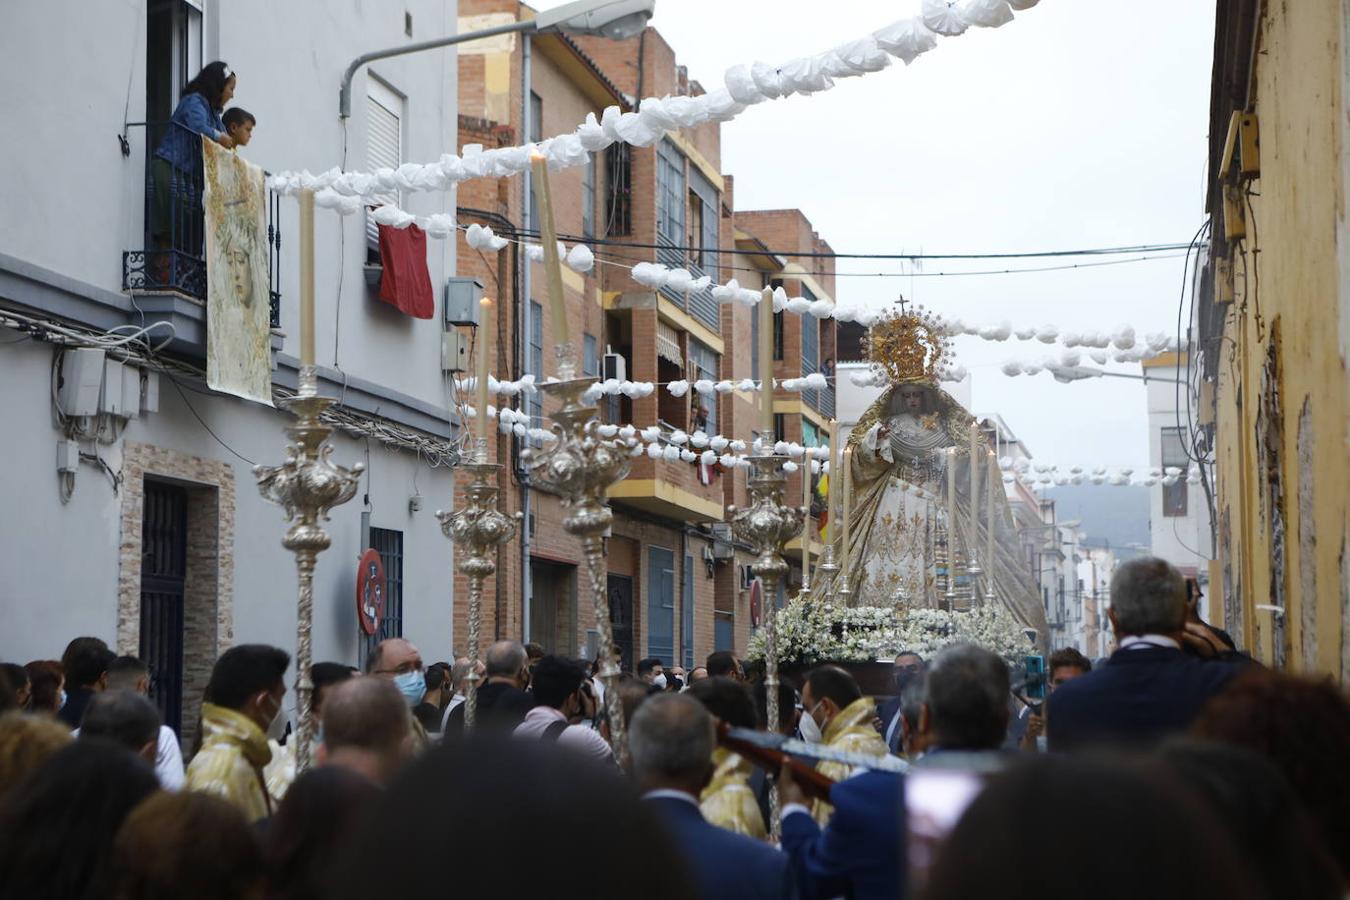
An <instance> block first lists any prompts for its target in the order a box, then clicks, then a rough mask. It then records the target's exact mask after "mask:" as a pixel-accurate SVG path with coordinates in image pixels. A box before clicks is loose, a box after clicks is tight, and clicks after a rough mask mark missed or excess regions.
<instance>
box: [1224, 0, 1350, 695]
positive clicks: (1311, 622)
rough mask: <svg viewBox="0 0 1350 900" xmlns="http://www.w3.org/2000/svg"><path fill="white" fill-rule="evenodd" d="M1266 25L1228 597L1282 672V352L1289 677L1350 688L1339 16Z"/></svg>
mask: <svg viewBox="0 0 1350 900" xmlns="http://www.w3.org/2000/svg"><path fill="white" fill-rule="evenodd" d="M1265 10H1266V11H1265V14H1264V18H1263V20H1262V25H1261V33H1260V37H1259V40H1260V46H1259V49H1260V51H1261V52H1260V53H1258V54H1257V55H1256V57H1255V59H1256V78H1255V97H1256V104H1255V112H1256V114H1257V117H1258V121H1259V124H1260V139H1261V145H1260V151H1261V152H1260V164H1261V172H1260V176H1259V177H1258V178H1257V179H1255V180H1254V181H1253V182H1252V184H1251V190H1252V192H1253V195H1251V196H1249V198H1248V199H1249V202H1250V204H1251V208H1250V210H1249V211H1247V213H1246V240H1245V241H1244V242H1243V243H1242V244H1241V245H1238V246H1236V247H1235V248H1234V250H1233V263H1232V267H1231V271H1232V273H1233V278H1232V282H1233V290H1234V297H1235V301H1234V302H1233V303H1232V304H1231V306H1229V307H1228V308H1227V310H1226V313H1227V321H1226V324H1225V330H1224V340H1223V341H1222V344H1223V348H1222V350H1221V355H1220V363H1219V382H1218V389H1217V391H1216V426H1217V450H1216V469H1217V481H1218V495H1217V498H1216V500H1217V503H1216V507H1217V508H1216V512H1217V522H1216V527H1217V528H1218V529H1219V536H1220V544H1221V550H1220V556H1221V558H1220V560H1219V564H1218V566H1217V568H1218V569H1219V571H1220V572H1222V574H1223V577H1224V585H1223V594H1224V596H1225V597H1226V598H1234V597H1239V598H1241V603H1240V606H1239V607H1238V609H1237V610H1235V611H1231V612H1230V614H1229V616H1227V617H1226V620H1227V621H1228V623H1229V624H1236V625H1237V626H1238V630H1236V631H1234V637H1237V638H1239V639H1240V641H1241V642H1242V643H1243V644H1245V645H1246V646H1247V647H1249V648H1251V649H1253V651H1254V652H1255V653H1256V655H1258V656H1259V657H1260V658H1261V659H1263V660H1266V661H1268V662H1270V661H1277V660H1278V655H1277V652H1276V651H1277V647H1276V644H1275V641H1276V637H1277V628H1276V627H1275V619H1274V614H1273V613H1272V612H1271V611H1269V610H1258V609H1257V608H1256V607H1257V605H1259V604H1270V603H1274V602H1275V601H1276V599H1277V598H1278V596H1279V592H1278V591H1277V590H1275V588H1276V587H1278V586H1276V585H1273V584H1272V578H1271V576H1272V572H1273V570H1274V569H1275V565H1274V562H1273V561H1272V539H1271V521H1272V516H1271V508H1270V504H1269V503H1268V502H1267V500H1266V497H1267V494H1268V491H1267V478H1266V477H1265V473H1264V471H1263V467H1262V455H1261V454H1260V453H1259V452H1258V434H1257V429H1258V418H1260V417H1261V415H1262V390H1263V389H1262V384H1263V368H1264V367H1265V364H1266V360H1267V355H1268V350H1269V348H1270V346H1271V344H1272V341H1273V342H1274V347H1275V351H1276V356H1277V359H1278V365H1277V368H1276V383H1277V384H1278V385H1279V391H1278V396H1279V403H1280V412H1281V414H1282V425H1283V427H1282V430H1281V433H1280V434H1279V436H1278V439H1277V440H1275V442H1274V447H1275V448H1276V449H1275V454H1274V458H1275V459H1276V463H1277V464H1276V466H1275V468H1276V470H1277V471H1278V474H1279V478H1280V481H1281V484H1282V490H1283V504H1282V506H1283V510H1284V522H1285V527H1286V534H1285V540H1284V545H1285V550H1284V553H1285V564H1284V578H1283V597H1284V603H1285V605H1286V607H1287V612H1286V614H1285V620H1284V649H1285V652H1284V654H1283V655H1284V661H1285V664H1286V665H1287V666H1288V667H1289V668H1291V669H1295V670H1300V671H1311V670H1317V671H1322V672H1326V673H1328V674H1332V675H1334V676H1336V677H1339V678H1343V679H1345V678H1346V677H1347V676H1348V675H1350V672H1346V671H1345V664H1344V663H1343V658H1344V656H1343V647H1342V642H1343V632H1344V629H1345V621H1346V618H1347V617H1348V616H1350V595H1348V594H1347V588H1346V583H1347V573H1346V570H1345V566H1346V564H1347V563H1346V560H1345V559H1344V557H1345V555H1346V554H1345V550H1344V548H1345V547H1346V536H1347V510H1348V509H1350V449H1348V447H1347V441H1346V434H1347V424H1348V423H1350V416H1348V415H1347V413H1348V412H1350V410H1348V409H1347V400H1348V399H1350V397H1348V395H1347V387H1346V370H1345V364H1344V360H1343V359H1342V356H1341V352H1340V347H1339V343H1338V335H1339V332H1340V330H1341V322H1340V316H1341V312H1340V307H1341V299H1340V297H1341V283H1340V272H1339V263H1338V245H1337V223H1338V221H1339V220H1340V219H1341V218H1342V216H1343V215H1344V211H1343V209H1342V197H1343V193H1342V191H1343V187H1344V185H1343V184H1342V177H1341V163H1340V154H1341V152H1342V150H1341V147H1340V135H1341V125H1340V121H1339V117H1340V116H1343V115H1344V114H1345V105H1344V98H1343V97H1342V90H1341V86H1342V60H1341V52H1342V48H1341V46H1340V41H1339V39H1338V36H1339V35H1340V34H1341V33H1342V21H1341V4H1332V3H1307V4H1304V3H1299V4H1266V7H1265ZM1257 194H1259V196H1255V195H1257ZM1218 227H1220V226H1219V225H1218V224H1217V223H1216V228H1218ZM1258 251H1259V252H1258ZM1234 612H1236V615H1234ZM1217 618H1218V617H1217V616H1216V619H1217ZM1235 619H1236V620H1237V621H1236V622H1235V621H1234V620H1235ZM1230 630H1233V629H1230ZM1239 631H1240V632H1241V634H1239V633H1238V632H1239ZM1348 649H1350V648H1348Z"/></svg>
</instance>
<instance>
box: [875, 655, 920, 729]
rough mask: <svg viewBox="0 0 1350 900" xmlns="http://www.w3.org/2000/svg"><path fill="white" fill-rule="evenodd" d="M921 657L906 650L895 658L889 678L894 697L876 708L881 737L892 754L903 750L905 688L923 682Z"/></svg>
mask: <svg viewBox="0 0 1350 900" xmlns="http://www.w3.org/2000/svg"><path fill="white" fill-rule="evenodd" d="M923 672H924V663H923V657H922V656H920V655H919V654H917V653H913V652H911V651H909V650H906V651H904V652H902V653H900V654H898V655H897V656H896V657H895V668H894V670H893V671H892V673H891V678H892V679H893V680H894V681H895V696H893V697H891V698H890V699H889V700H887V701H886V702H885V703H883V704H881V706H879V707H877V716H878V717H879V718H880V719H881V723H882V725H881V727H882V732H881V736H882V737H883V738H885V740H886V746H887V747H889V748H890V751H891V752H892V753H900V752H901V751H902V750H903V744H904V731H905V717H904V715H903V711H904V710H903V706H904V694H905V688H906V687H908V686H909V685H910V684H912V683H913V682H915V681H922V680H923Z"/></svg>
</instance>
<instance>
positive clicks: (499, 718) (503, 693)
mask: <svg viewBox="0 0 1350 900" xmlns="http://www.w3.org/2000/svg"><path fill="white" fill-rule="evenodd" d="M533 708H534V697H532V696H530V695H529V694H527V693H525V692H524V691H522V690H521V689H520V688H518V687H516V686H515V685H513V684H504V683H502V682H496V683H495V684H485V685H483V686H482V687H480V688H479V689H478V709H477V711H476V712H475V715H476V717H477V718H476V720H475V722H474V727H475V728H483V729H492V730H496V731H502V732H511V731H514V730H515V727H516V726H517V725H519V724H520V723H521V721H522V720H524V718H525V714H526V713H527V712H529V711H530V710H531V709H533ZM463 733H464V704H463V703H461V704H460V705H459V706H456V707H455V708H454V709H452V710H450V718H448V719H446V720H445V736H446V737H449V736H451V735H456V734H463Z"/></svg>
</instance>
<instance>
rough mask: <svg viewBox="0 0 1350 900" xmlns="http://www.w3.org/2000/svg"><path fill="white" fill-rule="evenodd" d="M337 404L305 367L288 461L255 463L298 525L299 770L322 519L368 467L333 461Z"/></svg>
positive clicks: (261, 487)
mask: <svg viewBox="0 0 1350 900" xmlns="http://www.w3.org/2000/svg"><path fill="white" fill-rule="evenodd" d="M335 402H336V401H335V400H333V399H332V398H330V397H320V396H319V395H318V376H317V374H316V373H315V370H314V367H313V366H304V367H302V368H301V369H300V389H299V392H298V393H297V394H296V395H295V396H294V397H291V398H288V399H286V400H282V401H281V406H282V408H283V409H285V410H286V411H287V412H289V413H291V414H292V415H294V416H295V418H296V422H295V424H294V425H291V426H289V427H287V428H286V434H287V435H289V436H290V438H291V443H289V444H287V445H286V461H285V462H284V463H282V464H281V465H279V466H254V467H253V476H254V477H255V478H256V479H257V480H258V491H259V492H260V493H261V494H262V495H263V497H265V498H266V499H268V500H270V501H272V502H273V503H276V504H277V505H279V506H281V507H282V508H284V509H285V510H286V520H287V521H289V522H291V523H292V524H291V527H290V529H289V530H288V531H287V532H286V536H285V537H284V538H282V540H281V545H282V546H283V547H285V548H286V549H287V550H289V551H291V552H292V553H294V554H295V565H296V569H297V571H298V572H299V580H300V587H299V594H298V597H297V602H296V623H295V635H296V639H295V667H296V685H295V695H296V707H297V713H298V717H299V724H298V728H297V734H296V744H295V769H296V772H303V771H305V770H306V769H308V768H309V745H310V740H311V738H312V735H313V733H314V717H313V710H312V708H311V706H310V701H311V699H312V695H313V693H314V683H313V682H312V681H311V680H310V677H309V669H310V665H311V663H312V662H313V656H314V650H313V629H314V564H315V562H316V560H317V558H318V555H319V554H320V553H321V552H323V551H324V550H327V549H328V547H329V545H330V544H331V543H332V541H331V540H330V539H329V537H328V532H327V531H325V530H324V528H323V525H322V524H321V523H322V522H325V521H327V520H328V511H329V510H331V509H332V508H333V507H335V506H341V505H342V504H344V503H346V502H347V501H348V500H350V499H352V497H353V496H354V495H355V494H356V486H357V483H358V480H359V479H360V476H361V473H362V472H363V471H365V466H363V465H362V464H361V463H357V464H356V465H354V466H352V467H350V468H346V467H344V466H339V465H337V464H336V463H334V462H333V461H332V460H331V459H329V456H330V455H331V454H332V452H333V448H332V446H331V445H330V444H329V443H328V436H329V435H330V434H331V433H332V431H333V430H332V429H331V428H329V427H328V426H327V425H324V424H323V422H322V421H320V419H321V417H322V415H323V412H324V410H326V409H327V408H328V407H329V406H331V405H333V403H335Z"/></svg>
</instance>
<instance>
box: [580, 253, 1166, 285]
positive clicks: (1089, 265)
mask: <svg viewBox="0 0 1350 900" xmlns="http://www.w3.org/2000/svg"><path fill="white" fill-rule="evenodd" d="M1181 256H1182V254H1180V253H1164V254H1155V255H1145V256H1135V257H1131V258H1129V259H1111V260H1102V261H1100V262H1085V263H1068V264H1065V265H1062V266H1032V267H1027V268H1018V269H980V270H974V271H969V272H835V273H833V274H834V277H835V278H952V277H956V276H960V275H1017V274H1019V273H1023V272H1059V271H1065V270H1068V269H1089V268H1095V267H1097V266H1118V265H1123V264H1125V263H1136V262H1148V261H1150V260H1157V259H1179V258H1181ZM596 258H597V259H599V260H600V261H601V262H602V263H607V264H611V265H613V264H615V263H620V260H619V259H617V258H614V257H612V256H611V255H609V254H600V253H597V254H596ZM718 269H719V270H720V271H722V272H752V273H759V274H761V275H762V274H764V271H763V270H762V269H756V268H752V267H750V266H729V265H726V264H722V265H719V266H718ZM783 277H785V278H787V279H791V278H792V276H791V275H790V274H788V275H784V276H783Z"/></svg>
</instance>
